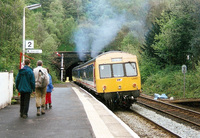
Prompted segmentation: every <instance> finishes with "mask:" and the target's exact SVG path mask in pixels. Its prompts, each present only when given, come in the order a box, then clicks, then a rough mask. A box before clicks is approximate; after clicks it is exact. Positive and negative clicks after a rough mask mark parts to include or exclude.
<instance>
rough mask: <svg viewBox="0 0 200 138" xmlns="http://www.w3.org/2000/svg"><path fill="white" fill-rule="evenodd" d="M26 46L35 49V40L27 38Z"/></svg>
mask: <svg viewBox="0 0 200 138" xmlns="http://www.w3.org/2000/svg"><path fill="white" fill-rule="evenodd" d="M26 48H27V49H33V48H34V41H33V40H26Z"/></svg>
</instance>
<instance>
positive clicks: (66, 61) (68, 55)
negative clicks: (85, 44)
mask: <svg viewBox="0 0 200 138" xmlns="http://www.w3.org/2000/svg"><path fill="white" fill-rule="evenodd" d="M57 54H58V55H59V56H56V57H55V59H54V63H53V64H55V66H56V68H57V71H58V72H60V78H61V79H62V78H63V80H61V81H66V80H67V79H69V80H72V69H73V68H74V67H76V66H78V65H80V64H83V63H84V62H86V61H88V60H90V59H91V56H90V55H91V53H90V52H84V55H85V61H81V60H80V59H79V56H78V53H77V52H72V51H58V53H57ZM62 55H63V66H62ZM62 70H63V73H61V71H62ZM61 75H63V76H62V77H61Z"/></svg>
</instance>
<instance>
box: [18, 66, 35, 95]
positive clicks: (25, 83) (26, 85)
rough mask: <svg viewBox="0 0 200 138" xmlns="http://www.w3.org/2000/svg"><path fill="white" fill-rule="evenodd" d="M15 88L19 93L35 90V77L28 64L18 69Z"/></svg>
mask: <svg viewBox="0 0 200 138" xmlns="http://www.w3.org/2000/svg"><path fill="white" fill-rule="evenodd" d="M15 83H16V89H17V90H18V92H20V93H25V92H29V93H31V92H34V91H35V77H34V74H33V71H32V69H31V68H30V67H29V66H27V65H26V66H24V68H23V69H20V70H19V73H18V74H17V77H16V80H15Z"/></svg>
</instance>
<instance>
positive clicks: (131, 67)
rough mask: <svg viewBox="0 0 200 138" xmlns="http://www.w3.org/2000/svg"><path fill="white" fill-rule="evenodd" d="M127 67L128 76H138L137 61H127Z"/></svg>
mask: <svg viewBox="0 0 200 138" xmlns="http://www.w3.org/2000/svg"><path fill="white" fill-rule="evenodd" d="M125 69H126V75H127V76H136V75H137V69H136V64H135V63H126V64H125Z"/></svg>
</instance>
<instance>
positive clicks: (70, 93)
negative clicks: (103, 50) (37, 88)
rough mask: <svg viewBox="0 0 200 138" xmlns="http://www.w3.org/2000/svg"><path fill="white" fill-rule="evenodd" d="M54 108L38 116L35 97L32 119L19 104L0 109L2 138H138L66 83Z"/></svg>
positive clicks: (55, 97) (58, 90)
mask: <svg viewBox="0 0 200 138" xmlns="http://www.w3.org/2000/svg"><path fill="white" fill-rule="evenodd" d="M52 105H53V107H52V109H47V110H46V114H45V115H41V116H36V107H35V98H31V101H30V107H29V113H28V118H27V119H23V118H20V116H19V108H20V107H19V104H16V105H10V106H7V107H6V108H4V109H1V110H0V137H1V138H46V137H49V138H95V137H97V138H111V137H116V138H129V137H138V136H137V134H135V133H134V132H133V131H132V130H131V129H130V128H129V127H128V126H126V125H125V124H124V123H123V122H122V121H121V120H120V119H119V118H117V117H116V116H115V115H114V114H113V113H112V112H111V111H110V110H108V109H107V108H106V107H105V106H104V105H103V104H101V103H100V102H98V101H97V100H95V99H94V98H93V97H92V96H91V95H89V94H87V93H86V92H84V91H83V90H81V89H80V88H79V87H77V86H76V85H74V84H72V83H70V82H69V83H66V85H62V86H59V87H55V88H54V91H53V92H52Z"/></svg>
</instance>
